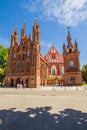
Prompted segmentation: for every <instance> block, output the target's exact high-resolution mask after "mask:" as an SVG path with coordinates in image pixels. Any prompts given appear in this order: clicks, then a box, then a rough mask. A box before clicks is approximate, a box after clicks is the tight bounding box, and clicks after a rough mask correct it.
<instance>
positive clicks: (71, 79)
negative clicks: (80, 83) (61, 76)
mask: <svg viewBox="0 0 87 130" xmlns="http://www.w3.org/2000/svg"><path fill="white" fill-rule="evenodd" d="M70 84H71V85H76V79H75V78H74V77H71V78H70Z"/></svg>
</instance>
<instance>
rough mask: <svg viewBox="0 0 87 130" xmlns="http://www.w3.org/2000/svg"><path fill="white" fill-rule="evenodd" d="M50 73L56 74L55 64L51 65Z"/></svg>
mask: <svg viewBox="0 0 87 130" xmlns="http://www.w3.org/2000/svg"><path fill="white" fill-rule="evenodd" d="M51 74H52V75H56V74H57V68H56V66H55V65H53V66H52V67H51Z"/></svg>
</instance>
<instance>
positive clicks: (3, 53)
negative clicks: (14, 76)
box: [0, 45, 8, 85]
mask: <svg viewBox="0 0 87 130" xmlns="http://www.w3.org/2000/svg"><path fill="white" fill-rule="evenodd" d="M7 59H8V48H5V47H4V46H2V45H0V85H2V83H3V79H4V76H5V72H6V68H7Z"/></svg>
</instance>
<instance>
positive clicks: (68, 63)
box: [63, 27, 82, 85]
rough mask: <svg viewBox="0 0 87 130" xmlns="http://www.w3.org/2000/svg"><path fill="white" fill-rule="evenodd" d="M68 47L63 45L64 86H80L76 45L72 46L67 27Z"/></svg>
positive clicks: (80, 77) (80, 78)
mask: <svg viewBox="0 0 87 130" xmlns="http://www.w3.org/2000/svg"><path fill="white" fill-rule="evenodd" d="M67 42H68V45H67V46H66V45H65V44H64V45H63V57H64V81H65V83H66V84H71V85H82V76H81V71H80V61H79V54H80V52H79V50H78V43H77V42H76V41H75V43H74V45H73V44H72V37H71V35H70V31H69V27H68V36H67Z"/></svg>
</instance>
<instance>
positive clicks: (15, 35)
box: [11, 29, 18, 47]
mask: <svg viewBox="0 0 87 130" xmlns="http://www.w3.org/2000/svg"><path fill="white" fill-rule="evenodd" d="M16 45H18V33H17V31H16V29H14V31H13V32H12V36H11V47H15V46H16Z"/></svg>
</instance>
